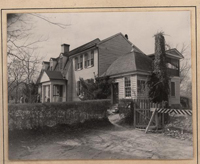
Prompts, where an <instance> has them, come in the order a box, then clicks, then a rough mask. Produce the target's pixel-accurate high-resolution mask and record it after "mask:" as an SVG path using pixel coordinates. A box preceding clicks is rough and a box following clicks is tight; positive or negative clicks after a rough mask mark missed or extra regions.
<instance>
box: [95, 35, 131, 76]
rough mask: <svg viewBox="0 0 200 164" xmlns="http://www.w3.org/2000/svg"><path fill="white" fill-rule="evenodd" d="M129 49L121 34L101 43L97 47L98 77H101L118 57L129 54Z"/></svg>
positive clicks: (129, 45) (129, 46)
mask: <svg viewBox="0 0 200 164" xmlns="http://www.w3.org/2000/svg"><path fill="white" fill-rule="evenodd" d="M131 48H132V46H131V44H130V43H129V42H128V41H127V40H126V39H125V38H124V37H123V36H122V34H118V35H116V36H115V37H113V38H111V39H109V40H107V41H106V42H103V43H101V44H100V45H99V75H102V74H103V73H104V72H105V71H106V70H107V69H108V67H109V66H110V65H111V64H112V63H113V62H114V61H115V60H116V59H117V58H118V57H119V56H120V55H123V54H126V53H128V52H130V51H131Z"/></svg>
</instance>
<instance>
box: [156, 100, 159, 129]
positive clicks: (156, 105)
mask: <svg viewBox="0 0 200 164" xmlns="http://www.w3.org/2000/svg"><path fill="white" fill-rule="evenodd" d="M155 105H156V108H158V107H159V106H158V105H159V104H158V103H156V104H155ZM155 121H156V129H158V112H155Z"/></svg>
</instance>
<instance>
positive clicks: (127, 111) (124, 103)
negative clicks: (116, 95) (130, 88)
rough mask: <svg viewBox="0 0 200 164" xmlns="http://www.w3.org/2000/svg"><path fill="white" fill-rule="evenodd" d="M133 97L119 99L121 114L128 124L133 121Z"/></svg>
mask: <svg viewBox="0 0 200 164" xmlns="http://www.w3.org/2000/svg"><path fill="white" fill-rule="evenodd" d="M133 102H134V101H133V99H120V100H119V107H118V108H119V115H120V117H121V118H124V119H125V122H126V123H128V124H132V123H133Z"/></svg>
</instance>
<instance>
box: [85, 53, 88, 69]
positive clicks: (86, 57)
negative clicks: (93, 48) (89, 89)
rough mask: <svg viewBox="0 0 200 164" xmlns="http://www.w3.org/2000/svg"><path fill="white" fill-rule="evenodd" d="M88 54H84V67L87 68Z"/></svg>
mask: <svg viewBox="0 0 200 164" xmlns="http://www.w3.org/2000/svg"><path fill="white" fill-rule="evenodd" d="M87 60H88V54H85V68H87Z"/></svg>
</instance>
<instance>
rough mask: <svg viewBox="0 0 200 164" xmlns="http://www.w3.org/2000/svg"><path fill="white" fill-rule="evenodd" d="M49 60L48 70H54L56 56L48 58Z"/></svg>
mask: <svg viewBox="0 0 200 164" xmlns="http://www.w3.org/2000/svg"><path fill="white" fill-rule="evenodd" d="M49 62H50V66H49V70H50V71H54V69H55V67H56V64H57V59H56V58H50V61H49Z"/></svg>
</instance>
